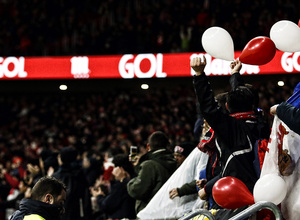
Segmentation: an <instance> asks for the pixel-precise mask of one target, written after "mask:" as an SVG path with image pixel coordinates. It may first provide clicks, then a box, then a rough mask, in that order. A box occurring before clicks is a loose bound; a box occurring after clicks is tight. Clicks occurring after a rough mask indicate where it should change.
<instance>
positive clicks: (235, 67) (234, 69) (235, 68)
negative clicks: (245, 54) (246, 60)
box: [230, 60, 242, 75]
mask: <svg viewBox="0 0 300 220" xmlns="http://www.w3.org/2000/svg"><path fill="white" fill-rule="evenodd" d="M241 69H242V62H241V61H239V60H235V61H233V62H231V63H230V74H231V75H233V74H234V73H238V72H240V70H241Z"/></svg>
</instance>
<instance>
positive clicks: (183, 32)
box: [0, 0, 300, 56]
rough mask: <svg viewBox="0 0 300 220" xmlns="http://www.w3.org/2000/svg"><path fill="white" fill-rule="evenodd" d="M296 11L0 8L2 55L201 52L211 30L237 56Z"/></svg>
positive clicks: (193, 4) (44, 4)
mask: <svg viewBox="0 0 300 220" xmlns="http://www.w3.org/2000/svg"><path fill="white" fill-rule="evenodd" d="M299 11H300V3H299V2H298V1H292V0H287V1H281V0H276V1H271V0H264V1H259V0H255V1H253V0H243V1H242V0H232V1H224V0H222V1H216V0H213V1H211V0H203V1H195V0H186V1H178V0H149V1H141V0H126V1H125V0H124V1H118V0H103V1H95V0H87V1H78V0H75V1H60V0H54V1H45V0H42V1H37V0H35V1H7V0H2V1H1V2H0V18H1V21H2V22H1V24H0V54H1V56H51V55H52V56H53V55H75V54H76V55H79V54H80V55H99V54H124V53H149V52H152V53H154V52H163V53H172V52H187V51H192V52H194V51H203V48H202V45H201V36H202V34H203V32H204V31H205V30H206V29H207V28H209V27H212V26H219V27H222V28H224V29H226V30H227V31H228V32H229V33H230V34H231V36H232V38H233V40H234V46H235V49H236V50H242V49H243V48H244V46H245V45H246V44H247V43H248V42H249V41H250V40H251V39H252V38H254V37H257V36H267V37H269V33H270V29H271V27H272V25H273V24H275V23H276V22H277V21H279V20H290V21H292V22H295V23H297V22H298V19H299V16H298V15H299ZM191 45H192V47H191Z"/></svg>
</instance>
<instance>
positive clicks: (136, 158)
mask: <svg viewBox="0 0 300 220" xmlns="http://www.w3.org/2000/svg"><path fill="white" fill-rule="evenodd" d="M128 158H129V161H130V162H131V163H132V165H133V166H134V167H135V166H136V165H137V164H138V163H139V160H140V158H141V157H140V156H139V155H136V156H135V157H134V161H132V160H131V155H130V154H129V156H128Z"/></svg>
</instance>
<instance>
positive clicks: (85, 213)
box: [53, 163, 91, 220]
mask: <svg viewBox="0 0 300 220" xmlns="http://www.w3.org/2000/svg"><path fill="white" fill-rule="evenodd" d="M53 177H55V178H57V179H60V180H62V181H63V182H64V184H65V185H66V187H67V199H66V202H65V213H64V215H63V216H62V218H63V219H64V220H83V219H86V220H88V219H90V215H91V199H90V192H89V185H88V182H87V180H86V177H85V175H84V172H83V169H82V168H81V167H80V166H79V165H77V164H75V163H74V164H72V165H70V164H63V165H62V166H60V167H59V169H58V171H57V172H55V173H54V174H53Z"/></svg>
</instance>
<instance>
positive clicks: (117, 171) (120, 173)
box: [112, 167, 129, 182]
mask: <svg viewBox="0 0 300 220" xmlns="http://www.w3.org/2000/svg"><path fill="white" fill-rule="evenodd" d="M112 174H113V175H114V176H115V179H116V180H119V181H120V182H123V180H124V179H125V178H126V177H129V174H128V173H127V172H126V171H125V170H124V168H122V167H115V168H114V169H113V171H112Z"/></svg>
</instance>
